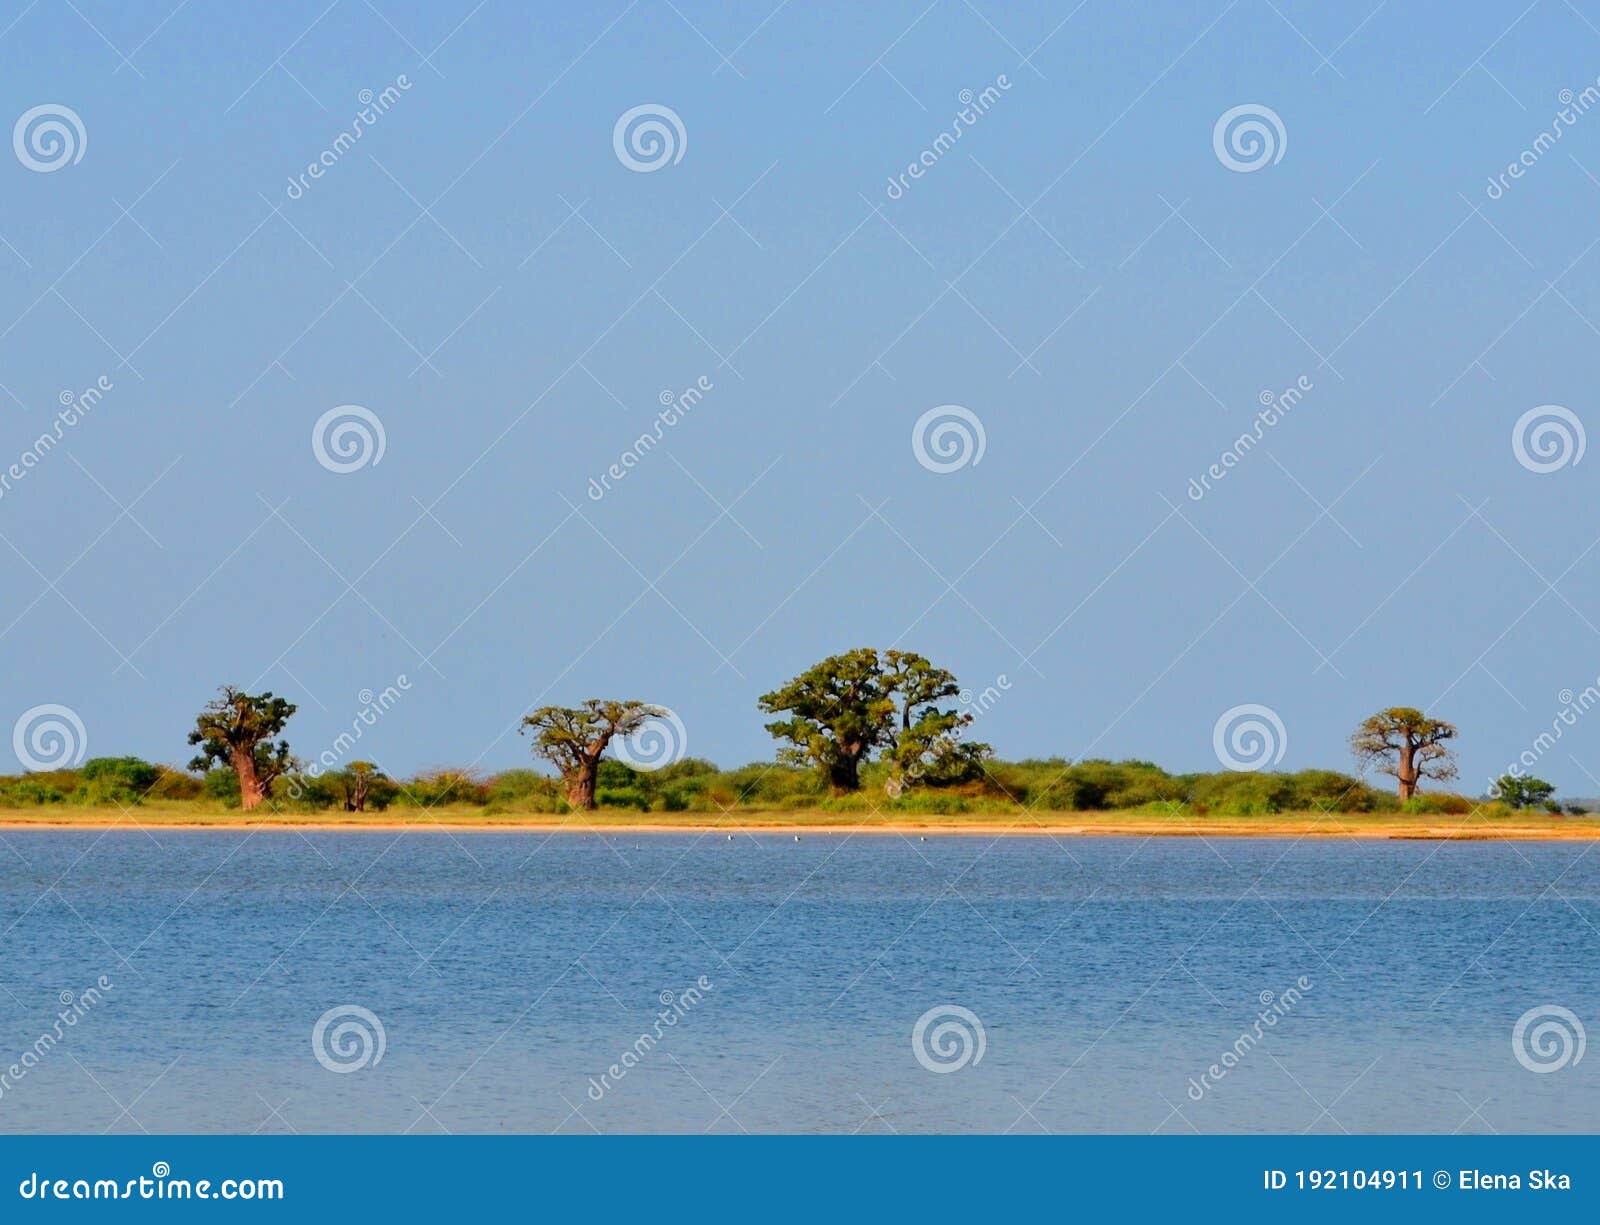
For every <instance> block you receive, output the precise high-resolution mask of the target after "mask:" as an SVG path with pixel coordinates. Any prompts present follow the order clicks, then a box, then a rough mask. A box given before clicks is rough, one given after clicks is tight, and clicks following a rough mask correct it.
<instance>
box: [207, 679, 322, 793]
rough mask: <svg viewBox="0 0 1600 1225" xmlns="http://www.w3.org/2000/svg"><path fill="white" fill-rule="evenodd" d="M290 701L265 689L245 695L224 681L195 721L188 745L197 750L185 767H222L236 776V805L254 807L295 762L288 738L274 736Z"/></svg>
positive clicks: (287, 715) (291, 709)
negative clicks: (258, 692)
mask: <svg viewBox="0 0 1600 1225" xmlns="http://www.w3.org/2000/svg"><path fill="white" fill-rule="evenodd" d="M295 709H296V708H295V705H294V703H292V702H287V701H285V700H284V699H283V698H279V697H274V696H273V695H272V694H270V693H262V694H259V695H256V694H249V693H246V692H245V691H244V690H242V689H239V688H237V687H236V686H234V685H224V686H223V687H222V689H221V692H220V693H219V694H218V695H217V697H215V698H213V699H212V700H211V701H210V702H208V703H207V704H206V706H205V709H204V710H202V711H201V712H200V714H199V715H198V716H197V717H196V719H195V726H194V730H193V731H192V732H190V733H189V743H190V744H193V745H199V746H200V752H199V753H198V754H197V755H196V756H195V758H194V760H192V761H191V762H190V763H189V768H190V769H191V770H202V771H203V770H209V769H211V768H212V767H213V766H226V767H228V768H229V769H231V770H232V771H233V772H234V773H235V774H236V775H237V776H238V778H239V803H240V805H241V806H242V807H244V808H254V807H255V806H256V805H257V804H259V803H261V801H262V800H264V799H266V797H267V796H269V795H271V794H272V783H273V780H274V779H276V778H277V777H278V776H279V775H281V774H283V773H284V771H286V770H289V769H291V768H292V767H293V766H294V764H295V762H294V757H293V755H292V754H291V753H290V752H289V742H288V741H287V740H283V739H278V740H276V741H274V739H273V737H275V736H280V735H281V733H282V732H283V727H284V724H286V723H287V722H288V721H289V718H290V716H292V715H293V714H294V712H295Z"/></svg>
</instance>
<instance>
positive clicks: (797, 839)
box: [794, 834, 800, 842]
mask: <svg viewBox="0 0 1600 1225" xmlns="http://www.w3.org/2000/svg"><path fill="white" fill-rule="evenodd" d="M794 840H795V841H796V842H799V841H800V835H799V834H796V835H795V836H794Z"/></svg>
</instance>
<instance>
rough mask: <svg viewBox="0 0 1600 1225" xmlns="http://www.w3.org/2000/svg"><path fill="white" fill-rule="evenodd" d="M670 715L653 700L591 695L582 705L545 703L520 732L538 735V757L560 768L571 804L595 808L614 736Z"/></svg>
mask: <svg viewBox="0 0 1600 1225" xmlns="http://www.w3.org/2000/svg"><path fill="white" fill-rule="evenodd" d="M666 713H667V712H666V710H665V709H663V708H662V707H660V706H652V705H650V704H649V703H648V702H636V701H616V700H608V699H601V698H590V699H589V700H588V701H586V702H584V704H583V705H582V706H541V707H540V708H539V709H538V710H536V711H534V712H533V713H532V714H531V715H528V716H527V717H526V718H524V719H523V720H522V726H521V729H520V730H521V731H522V732H524V733H531V734H532V736H533V753H534V756H536V757H542V758H544V760H546V761H548V762H549V763H550V764H551V765H553V766H555V768H556V769H557V770H558V771H559V772H560V774H561V780H562V782H564V783H565V784H566V788H567V802H568V803H569V804H571V805H572V806H573V807H574V808H593V807H595V781H596V779H597V778H598V776H599V769H600V759H601V758H602V757H604V756H605V752H606V749H607V748H608V747H609V746H610V744H611V741H612V739H613V738H615V737H617V736H629V735H632V734H633V733H634V732H635V731H637V730H638V729H639V728H640V727H641V726H642V725H643V724H645V723H647V722H648V721H649V720H651V719H656V718H661V717H664V716H665V715H666Z"/></svg>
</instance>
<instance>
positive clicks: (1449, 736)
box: [1350, 706, 1456, 800]
mask: <svg viewBox="0 0 1600 1225" xmlns="http://www.w3.org/2000/svg"><path fill="white" fill-rule="evenodd" d="M1455 734H1456V729H1455V726H1454V724H1450V723H1445V722H1443V721H1442V720H1440V719H1430V718H1429V717H1428V716H1427V715H1425V714H1423V713H1422V712H1421V711H1420V710H1415V709H1413V708H1412V707H1410V706H1393V707H1390V708H1389V709H1388V710H1380V711H1379V712H1378V713H1377V714H1375V715H1372V716H1370V717H1369V718H1367V719H1364V720H1363V721H1362V723H1361V726H1360V727H1358V728H1356V730H1355V732H1354V734H1352V735H1351V737H1350V751H1351V752H1352V753H1354V754H1355V758H1356V763H1357V764H1358V765H1359V766H1360V768H1361V769H1362V770H1363V771H1365V770H1366V769H1367V767H1368V766H1376V767H1377V768H1378V771H1379V772H1380V773H1382V774H1389V775H1392V776H1393V777H1394V778H1395V780H1396V781H1397V782H1398V783H1399V785H1400V798H1401V800H1409V799H1410V798H1411V797H1412V796H1414V795H1415V794H1416V793H1417V784H1418V783H1419V782H1420V781H1421V780H1422V779H1425V778H1428V779H1437V780H1444V779H1451V778H1454V777H1455V776H1456V764H1455V753H1454V752H1452V751H1451V750H1450V749H1448V748H1446V747H1445V745H1444V742H1445V741H1446V740H1453V739H1455Z"/></svg>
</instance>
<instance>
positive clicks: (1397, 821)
mask: <svg viewBox="0 0 1600 1225" xmlns="http://www.w3.org/2000/svg"><path fill="white" fill-rule="evenodd" d="M136 828H143V829H148V830H176V831H187V830H195V831H210V832H219V831H246V832H261V831H271V830H277V831H283V832H299V833H311V832H317V833H389V834H399V833H419V834H421V833H436V834H437V833H451V834H457V833H462V834H479V833H485V834H506V833H530V834H557V833H564V834H608V835H626V836H629V837H632V836H635V835H638V836H644V835H654V834H680V835H681V834H691V835H709V834H733V835H740V836H742V835H754V836H759V835H782V836H786V837H793V836H794V835H797V834H798V835H800V836H802V837H804V836H806V835H812V836H822V835H834V836H846V835H849V836H861V835H896V836H902V837H903V836H908V835H909V836H920V837H927V836H960V837H990V838H994V837H1118V838H1169V837H1171V838H1185V837H1187V838H1359V839H1389V840H1395V839H1401V840H1411V839H1424V840H1441V839H1448V840H1453V841H1483V840H1494V841H1506V840H1509V841H1529V842H1551V841H1561V842H1588V841H1595V840H1600V819H1597V818H1589V817H1543V816H1532V815H1530V816H1527V817H1521V816H1519V817H1514V818H1499V819H1486V818H1482V817H1457V818H1450V817H1429V818H1426V819H1421V818H1416V817H1410V818H1407V817H1400V816H1393V815H1382V816H1360V815H1357V814H1342V813H1341V814H1334V815H1328V814H1278V815H1273V816H1265V817H1195V816H1185V817H1169V816H1150V815H1145V814H1117V813H1028V814H1023V815H1012V814H1002V813H995V814H984V815H982V816H973V817H909V816H896V817H894V818H892V819H891V818H884V819H874V820H865V821H863V820H859V819H851V818H849V817H845V816H842V815H840V814H821V813H819V814H812V813H803V814H801V813H752V814H743V813H741V814H738V815H730V816H728V817H716V818H708V817H705V816H701V815H698V814H697V815H695V816H686V817H684V818H682V819H673V820H663V819H660V818H653V819H638V818H632V817H624V816H615V817H614V816H610V815H591V816H590V817H588V818H577V817H572V816H556V815H546V814H538V813H529V814H515V815H512V814H507V815H505V816H503V817H499V818H490V819H485V818H483V817H482V816H481V815H476V814H472V813H460V812H442V813H438V814H430V815H429V816H427V817H418V818H415V819H397V818H395V817H394V816H393V815H391V814H379V815H375V816H373V817H371V818H365V817H354V818H353V817H350V816H348V815H346V814H343V813H340V814H329V815H328V816H327V817H326V818H320V819H319V818H307V817H305V816H285V817H275V816H265V817H257V816H246V815H245V814H243V813H237V812H228V813H218V814H209V813H208V814H205V815H204V816H202V817H200V818H198V819H196V818H195V817H193V816H192V815H190V814H186V813H181V812H180V813H175V812H173V811H171V810H166V811H158V812H149V811H146V810H143V809H138V810H131V811H129V812H126V813H123V812H114V813H109V814H108V813H105V812H103V811H100V810H94V811H85V812H84V813H83V815H81V816H77V815H74V816H71V817H63V816H61V815H60V814H59V813H58V812H50V813H47V814H41V815H39V816H33V815H32V814H31V813H28V812H25V811H17V810H12V811H10V812H3V813H0V833H11V832H20V831H26V830H54V831H64V830H116V829H123V830H131V829H136Z"/></svg>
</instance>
